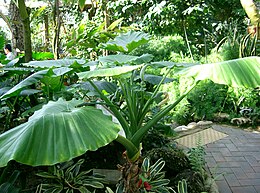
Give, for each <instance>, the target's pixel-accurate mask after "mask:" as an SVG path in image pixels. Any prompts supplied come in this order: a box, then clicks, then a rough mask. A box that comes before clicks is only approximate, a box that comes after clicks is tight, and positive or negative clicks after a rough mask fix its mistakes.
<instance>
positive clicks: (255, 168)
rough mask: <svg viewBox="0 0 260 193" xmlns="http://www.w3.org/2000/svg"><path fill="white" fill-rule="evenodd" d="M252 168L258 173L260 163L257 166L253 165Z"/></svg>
mask: <svg viewBox="0 0 260 193" xmlns="http://www.w3.org/2000/svg"><path fill="white" fill-rule="evenodd" d="M253 169H254V171H255V172H256V173H260V165H259V166H253Z"/></svg>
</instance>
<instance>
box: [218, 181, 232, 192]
mask: <svg viewBox="0 0 260 193" xmlns="http://www.w3.org/2000/svg"><path fill="white" fill-rule="evenodd" d="M216 184H217V186H218V191H219V193H232V191H231V189H230V187H229V185H228V183H227V182H226V181H225V180H221V181H216Z"/></svg>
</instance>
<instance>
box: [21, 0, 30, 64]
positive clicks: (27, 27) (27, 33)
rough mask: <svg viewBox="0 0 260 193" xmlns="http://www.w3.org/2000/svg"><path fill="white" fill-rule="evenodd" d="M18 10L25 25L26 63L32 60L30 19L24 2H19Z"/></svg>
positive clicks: (22, 0)
mask: <svg viewBox="0 0 260 193" xmlns="http://www.w3.org/2000/svg"><path fill="white" fill-rule="evenodd" d="M18 8H19V12H20V16H21V20H22V23H23V32H24V52H25V62H29V61H31V60H32V43H31V28H30V18H29V14H28V11H27V8H26V6H25V2H24V0H18Z"/></svg>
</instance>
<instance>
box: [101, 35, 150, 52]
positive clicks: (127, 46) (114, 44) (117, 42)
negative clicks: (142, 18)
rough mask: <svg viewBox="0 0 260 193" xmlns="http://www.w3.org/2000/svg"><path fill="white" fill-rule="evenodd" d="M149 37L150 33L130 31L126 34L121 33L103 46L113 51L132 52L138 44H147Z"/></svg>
mask: <svg viewBox="0 0 260 193" xmlns="http://www.w3.org/2000/svg"><path fill="white" fill-rule="evenodd" d="M149 39H150V36H149V35H148V34H145V33H143V32H134V31H129V32H127V33H124V34H120V35H119V36H117V37H116V38H115V39H114V40H111V41H108V42H107V43H106V44H103V48H104V49H106V50H111V51H118V52H131V51H132V50H134V49H135V48H137V47H138V46H140V45H143V44H146V43H147V42H148V41H149Z"/></svg>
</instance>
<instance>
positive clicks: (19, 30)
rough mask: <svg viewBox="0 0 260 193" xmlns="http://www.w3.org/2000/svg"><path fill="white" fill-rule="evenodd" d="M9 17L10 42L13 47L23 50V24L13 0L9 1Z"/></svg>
mask: <svg viewBox="0 0 260 193" xmlns="http://www.w3.org/2000/svg"><path fill="white" fill-rule="evenodd" d="M9 17H10V23H11V28H12V44H13V48H14V49H16V48H18V49H19V50H24V43H23V39H24V35H23V24H22V21H21V18H20V12H19V9H18V7H17V6H16V4H15V3H14V2H13V1H10V5H9Z"/></svg>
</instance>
